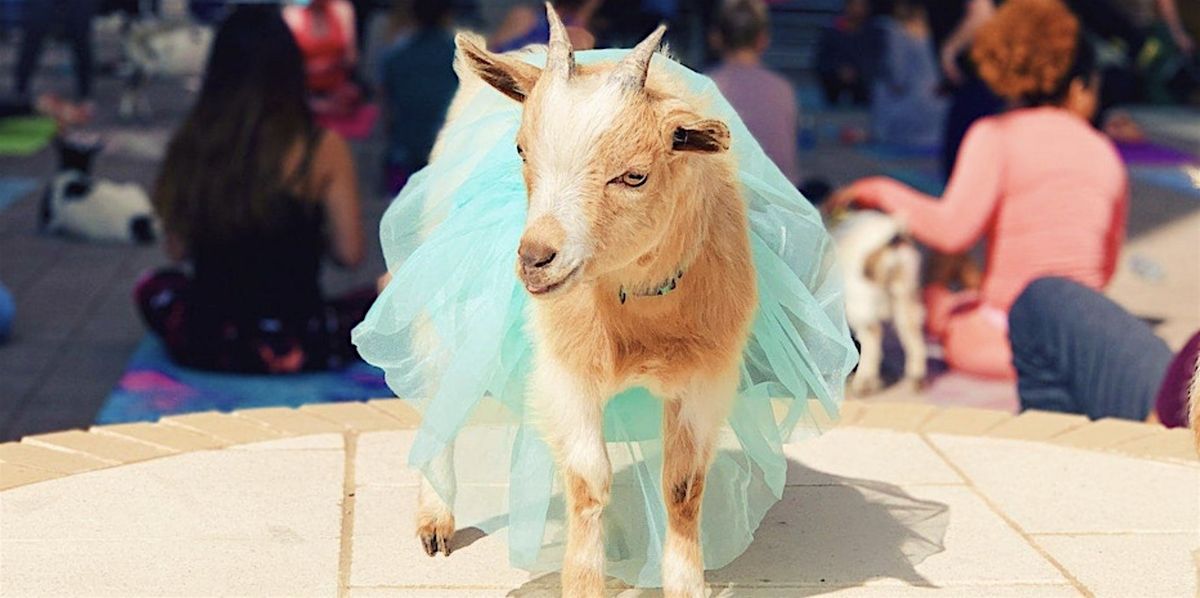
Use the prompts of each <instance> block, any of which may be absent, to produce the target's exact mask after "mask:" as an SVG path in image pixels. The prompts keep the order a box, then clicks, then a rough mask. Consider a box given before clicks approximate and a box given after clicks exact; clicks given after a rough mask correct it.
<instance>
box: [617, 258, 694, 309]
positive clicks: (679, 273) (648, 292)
mask: <svg viewBox="0 0 1200 598" xmlns="http://www.w3.org/2000/svg"><path fill="white" fill-rule="evenodd" d="M681 278H683V267H682V266H681V267H680V268H679V269H677V270H675V274H674V275H673V276H671V277H670V278H667V279H666V280H663V281H662V282H660V283H658V284H657V285H655V286H653V287H650V288H649V289H645V290H636V291H633V294H634V295H635V296H638V297H659V296H662V295H666V294H667V293H670V292H671V291H674V290H675V287H676V286H678V284H679V279H681ZM617 298H618V299H620V300H621V304H622V305H624V304H625V300H626V299H628V298H629V292H627V291H626V290H625V285H621V288H620V289H619V290H618V291H617Z"/></svg>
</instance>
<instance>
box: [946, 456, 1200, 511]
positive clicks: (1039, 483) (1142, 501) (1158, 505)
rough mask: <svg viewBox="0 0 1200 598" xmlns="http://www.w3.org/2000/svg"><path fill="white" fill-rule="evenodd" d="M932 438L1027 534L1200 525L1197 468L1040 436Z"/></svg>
mask: <svg viewBox="0 0 1200 598" xmlns="http://www.w3.org/2000/svg"><path fill="white" fill-rule="evenodd" d="M929 438H930V440H931V441H932V442H933V443H934V444H935V445H936V446H937V447H938V448H939V449H940V450H941V451H942V453H943V454H944V455H945V456H946V457H947V458H948V459H950V461H951V462H953V463H954V464H955V465H957V466H958V467H959V468H960V469H961V470H962V471H963V473H964V475H966V476H967V478H968V481H970V482H972V483H973V484H974V486H975V487H976V488H977V489H978V490H979V491H980V492H983V493H984V494H986V495H987V496H988V497H990V498H991V500H993V501H994V502H995V503H996V504H997V505H998V506H999V507H1000V508H1001V509H1003V510H1004V512H1005V513H1007V514H1008V516H1009V517H1011V518H1012V519H1013V520H1015V521H1016V523H1017V524H1018V525H1020V526H1021V527H1022V528H1023V529H1024V530H1026V531H1028V532H1031V533H1090V532H1095V533H1112V532H1185V531H1194V530H1196V529H1200V468H1196V467H1190V466H1187V465H1175V464H1170V463H1162V462H1157V461H1150V460H1147V459H1138V458H1133V457H1126V456H1122V455H1116V454H1110V453H1102V452H1096V451H1087V450H1080V449H1075V448H1070V447H1062V446H1054V445H1050V444H1045V443H1041V442H1026V441H1017V440H1007V441H1001V440H997V439H991V438H972V437H966V436H949V435H942V434H931V435H929ZM1163 497H1176V498H1175V499H1172V500H1164V498H1163Z"/></svg>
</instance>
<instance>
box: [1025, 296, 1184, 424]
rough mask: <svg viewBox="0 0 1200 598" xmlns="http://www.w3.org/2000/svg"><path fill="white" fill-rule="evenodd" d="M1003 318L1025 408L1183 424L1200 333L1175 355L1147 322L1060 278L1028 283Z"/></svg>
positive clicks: (1094, 417)
mask: <svg viewBox="0 0 1200 598" xmlns="http://www.w3.org/2000/svg"><path fill="white" fill-rule="evenodd" d="M1008 322H1009V325H1008V335H1009V339H1010V340H1011V342H1012V351H1013V365H1014V366H1015V367H1016V370H1017V392H1018V394H1019V395H1020V398H1021V409H1022V410H1024V409H1040V410H1043V411H1057V412H1062V413H1077V414H1081V415H1086V416H1088V417H1089V418H1091V419H1100V418H1104V417H1116V418H1121V419H1130V420H1135V421H1146V420H1149V421H1156V422H1159V423H1161V424H1163V425H1164V426H1166V427H1168V428H1182V427H1186V426H1187V409H1188V397H1187V394H1188V383H1189V381H1190V380H1191V379H1192V376H1194V375H1195V374H1196V359H1197V357H1198V356H1200V332H1197V333H1196V334H1194V335H1193V336H1192V338H1191V339H1190V340H1189V341H1188V342H1187V343H1185V344H1184V347H1183V349H1182V350H1181V351H1180V352H1179V353H1173V352H1172V351H1171V349H1170V348H1168V347H1167V344H1166V343H1164V342H1163V341H1162V339H1160V338H1158V337H1157V336H1155V335H1154V332H1153V331H1152V330H1151V329H1150V326H1148V325H1147V324H1146V323H1145V322H1143V321H1141V320H1139V319H1137V318H1136V317H1134V316H1133V315H1132V314H1130V313H1129V312H1127V311H1125V309H1124V308H1122V307H1121V306H1120V305H1117V304H1116V303H1114V302H1113V301H1112V300H1110V299H1108V298H1107V297H1105V296H1104V295H1101V294H1100V293H1097V292H1096V291H1095V290H1093V289H1090V288H1088V287H1085V286H1083V285H1081V284H1079V283H1077V282H1074V281H1072V280H1067V279H1064V278H1040V279H1038V280H1035V281H1033V282H1032V283H1030V284H1029V286H1028V287H1026V288H1025V290H1024V291H1022V292H1021V294H1020V295H1019V296H1018V297H1017V300H1016V302H1015V303H1013V306H1012V310H1011V311H1010V312H1009V314H1008Z"/></svg>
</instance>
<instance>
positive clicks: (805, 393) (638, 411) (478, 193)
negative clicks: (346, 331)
mask: <svg viewBox="0 0 1200 598" xmlns="http://www.w3.org/2000/svg"><path fill="white" fill-rule="evenodd" d="M624 54H625V51H624V50H595V51H587V52H577V53H576V60H577V61H578V62H580V63H595V62H605V61H612V62H615V61H617V60H619V59H620V58H621V57H622V56H623V55H624ZM523 58H524V59H525V60H528V61H529V62H531V63H534V64H538V65H539V66H540V63H544V61H545V56H544V54H540V53H536V52H533V53H529V54H525V55H523ZM651 68H653V69H662V70H665V71H667V72H668V73H669V74H670V76H674V77H678V78H680V79H681V80H683V81H684V82H686V84H687V86H688V88H689V90H690V91H691V92H692V93H694V94H695V98H698V99H699V100H700V101H702V102H703V103H704V104H705V105H704V106H699V107H700V108H702V110H703V111H704V112H705V113H707V114H708V115H710V116H712V117H716V118H720V119H721V120H723V121H724V122H725V123H726V124H727V125H728V126H729V128H730V130H731V132H732V135H733V141H732V149H731V151H733V152H734V154H735V158H736V160H737V165H738V176H739V179H740V182H741V184H742V191H743V193H744V195H745V199H746V202H747V205H748V214H749V219H750V230H751V235H750V240H751V245H752V250H753V255H754V262H755V267H756V270H757V281H758V293H759V300H760V301H759V305H758V311H757V314H756V317H755V320H754V324H753V329H752V336H751V338H750V340H749V343H748V345H747V348H746V351H745V360H744V365H743V368H742V377H741V387H740V392H739V396H738V398H737V399H736V401H735V405H734V409H733V412H732V413H731V415H730V416H729V419H728V427H727V428H726V429H725V430H724V431H723V433H722V436H721V439H720V446H719V450H718V452H717V455H716V457H715V459H714V462H713V465H712V469H711V471H710V473H709V477H708V483H707V484H706V486H707V487H706V493H705V495H704V505H703V509H702V522H701V536H702V543H703V551H704V561H705V568H707V569H715V568H719V567H721V566H724V565H726V564H728V563H729V562H730V561H732V560H733V559H734V558H736V557H737V556H738V555H740V554H741V553H742V552H743V551H744V550H745V549H746V547H747V546H748V545H749V544H750V541H751V540H752V539H753V535H754V531H755V530H756V529H757V528H758V525H759V523H760V521H761V520H762V517H763V515H764V514H765V513H766V511H767V509H769V508H770V507H771V506H772V505H773V504H774V503H775V502H776V501H778V500H779V498H780V497H781V496H782V493H783V488H784V484H785V478H786V475H787V459H786V458H785V457H784V454H783V450H782V445H783V443H784V442H787V441H788V440H790V439H794V438H796V437H802V436H804V435H808V434H814V433H817V432H819V431H820V427H821V426H820V424H819V423H818V422H822V421H829V420H832V419H836V417H837V413H838V409H839V405H840V403H841V400H842V391H843V386H844V383H845V378H846V376H847V375H848V373H849V372H850V370H851V368H852V367H853V366H854V363H855V362H856V360H857V353H856V351H855V348H854V345H853V343H852V342H851V340H850V335H849V333H848V331H847V328H846V323H845V316H844V309H843V301H842V290H841V282H840V280H839V279H838V275H837V272H836V268H834V265H833V263H832V259H833V256H832V244H831V241H830V239H829V236H828V235H827V234H826V231H825V229H824V227H823V225H822V223H821V219H820V217H819V215H818V214H817V212H816V210H815V209H813V207H812V206H811V205H810V204H809V203H808V202H807V201H806V200H805V199H804V197H803V196H801V195H800V193H799V192H798V191H797V190H796V188H795V187H793V186H792V185H791V184H790V183H789V182H788V181H787V179H786V178H785V177H784V176H783V174H782V173H781V172H780V171H779V169H778V168H777V167H776V166H775V165H774V164H773V163H771V161H770V159H769V158H767V156H766V155H765V154H764V153H763V151H762V149H761V148H760V147H759V145H758V144H757V143H756V142H755V141H754V139H753V137H751V135H750V133H749V131H748V130H747V129H746V126H745V125H744V124H743V123H742V121H741V120H740V119H739V118H738V116H737V114H736V113H735V112H734V110H733V108H732V107H731V106H730V105H729V103H728V102H726V101H725V99H724V98H723V97H721V95H720V93H719V92H718V91H717V88H716V86H715V85H714V84H713V83H712V81H711V80H710V79H708V78H707V77H704V76H703V75H699V74H697V73H695V72H692V71H690V70H688V69H687V68H686V67H683V66H682V65H679V64H678V63H676V62H674V61H671V60H668V59H666V58H664V57H663V56H655V58H654V62H653V64H652V67H651ZM457 114H459V115H460V116H458V117H457V118H455V119H454V120H453V121H451V122H450V123H448V124H447V126H446V128H445V130H444V131H443V132H442V137H441V138H440V141H439V150H438V153H437V156H436V157H435V159H434V160H433V161H432V162H431V163H430V165H429V166H428V167H427V168H425V169H424V170H422V171H420V172H419V173H417V174H416V175H414V176H413V177H412V179H411V180H410V181H409V183H408V185H407V186H406V187H405V188H404V190H403V191H402V192H401V193H400V195H399V196H398V197H397V198H396V200H395V201H394V202H393V203H392V205H391V206H390V207H389V209H388V211H387V213H386V215H385V216H384V218H383V222H382V225H381V227H380V235H381V238H382V244H383V249H384V254H385V257H386V259H387V264H388V270H389V271H390V272H391V273H392V277H393V278H392V282H391V283H390V284H389V285H388V286H387V288H386V289H385V290H384V292H383V293H382V295H381V296H380V297H379V299H378V300H377V301H376V303H375V305H374V307H372V308H371V310H370V313H368V314H367V317H366V319H365V320H364V321H363V322H362V324H360V325H359V326H358V327H357V328H356V329H355V330H354V333H353V340H354V343H355V344H356V345H357V346H358V349H359V351H360V352H361V354H362V356H363V357H364V358H365V359H366V360H367V361H369V362H370V363H373V364H375V365H376V366H379V367H380V368H382V369H383V370H384V371H385V372H386V374H387V381H388V384H389V386H390V387H391V388H392V390H393V391H395V393H396V395H397V396H399V397H403V398H405V399H408V400H411V401H413V403H414V404H415V405H416V406H417V407H418V408H419V410H420V411H421V412H422V414H423V421H422V424H421V427H420V429H419V431H418V432H417V435H416V438H415V440H414V442H413V445H412V448H411V452H410V455H409V463H410V465H412V466H414V467H418V468H421V469H422V471H423V472H424V473H425V475H426V477H427V478H428V479H429V480H430V481H431V482H432V484H433V486H434V487H435V488H437V489H439V491H442V492H443V493H444V495H446V494H445V492H446V491H447V490H448V489H449V488H452V487H454V486H453V484H454V481H453V480H450V479H448V478H447V474H446V472H444V471H438V470H437V468H435V467H430V464H431V462H433V461H434V458H435V457H436V456H438V455H439V454H440V453H442V451H445V450H447V448H448V447H449V446H451V443H452V441H453V440H454V438H455V437H456V435H457V434H458V433H459V432H460V431H461V430H462V429H463V427H464V426H465V425H466V423H467V421H468V419H469V418H470V417H471V416H472V412H473V411H475V410H477V408H478V407H479V406H480V405H481V404H485V403H487V404H491V406H492V407H496V405H494V404H492V402H493V401H494V402H496V403H498V404H499V406H498V408H488V409H486V411H488V413H489V414H490V415H489V417H487V418H485V419H489V420H490V421H491V422H492V424H493V425H490V426H488V427H487V428H486V430H485V431H481V432H479V433H475V432H472V435H471V437H470V438H471V440H470V441H469V442H468V441H463V442H459V443H458V445H459V446H457V447H456V451H457V456H456V459H455V463H456V468H457V470H458V472H457V473H458V480H459V481H458V486H459V491H458V494H459V499H460V500H459V503H460V504H459V505H452V506H455V514H456V518H457V520H458V521H457V523H458V527H459V528H460V529H461V528H464V527H468V526H476V527H480V528H482V529H483V531H485V532H488V533H492V532H497V531H500V530H502V529H505V528H507V529H506V532H507V540H508V545H509V556H510V560H511V562H512V564H513V565H514V566H518V567H522V568H525V569H529V570H532V571H549V570H554V569H557V568H558V567H559V564H560V560H561V556H562V549H563V547H564V544H565V537H564V535H565V523H564V521H563V511H564V510H563V499H562V495H561V492H560V491H559V488H558V481H557V479H556V477H557V476H556V472H555V467H554V462H553V459H552V458H551V455H550V452H549V449H548V447H547V446H546V445H545V444H544V443H543V442H542V441H541V439H540V438H539V436H538V433H537V431H536V429H535V428H534V427H533V425H532V424H531V423H530V422H529V421H528V417H527V415H528V414H527V413H526V410H525V392H524V389H525V379H526V376H527V374H528V372H529V371H530V360H531V356H532V349H531V347H530V340H529V338H528V336H527V335H526V332H525V328H524V326H525V318H526V307H527V304H528V302H529V298H528V295H527V294H526V292H525V291H524V289H523V288H522V286H521V284H520V283H519V281H518V280H517V277H516V275H515V274H514V271H513V268H514V266H513V264H514V259H515V255H516V247H517V244H518V241H519V239H520V236H521V233H522V231H523V228H524V223H525V205H526V201H525V188H524V182H523V180H522V176H521V161H520V158H519V157H518V156H517V153H516V151H515V149H514V146H515V135H516V130H517V126H518V124H519V120H520V117H521V110H520V106H519V105H518V104H517V103H515V102H513V101H512V100H510V99H508V98H506V97H504V96H502V95H501V94H500V93H498V92H495V91H493V90H491V89H490V88H486V89H483V90H481V91H480V92H479V93H477V94H475V95H474V96H473V97H470V98H469V99H467V100H466V103H465V104H463V105H462V106H461V110H460V111H457ZM485 397H486V398H485ZM814 410H815V411H814ZM604 417H605V419H604V432H605V437H606V439H607V440H608V451H609V455H610V459H611V461H612V462H613V468H614V482H613V494H612V500H611V502H610V504H609V506H608V507H607V508H606V509H605V512H604V522H605V542H606V552H607V559H608V562H607V563H606V572H607V573H608V574H610V575H614V576H616V577H619V578H621V579H622V580H624V581H626V582H628V583H632V584H635V585H639V586H658V585H660V580H659V564H660V563H659V562H660V560H661V554H662V543H663V538H664V536H665V528H666V514H665V510H664V507H663V500H662V496H661V493H660V482H659V480H660V469H661V463H662V459H661V452H662V443H661V440H660V429H661V423H660V422H661V417H662V405H661V403H660V401H659V400H658V399H656V398H655V397H653V396H651V395H650V394H649V393H648V392H647V391H645V390H644V389H631V390H629V391H626V392H624V393H622V394H621V395H618V396H617V397H615V398H613V400H611V401H610V402H609V403H608V405H607V406H606V408H605V414H604ZM495 469H500V470H501V471H502V472H503V471H504V470H506V471H507V475H498V473H497V472H496V471H495ZM464 480H468V481H467V482H466V483H464ZM470 480H477V481H479V480H482V481H483V482H484V483H482V484H480V485H478V486H471V487H467V486H468V485H469V484H470V483H471V482H470ZM502 482H507V485H508V492H507V496H494V497H490V498H489V500H488V505H489V506H488V507H487V508H467V509H466V510H467V511H470V512H463V510H464V509H463V508H462V503H463V500H462V498H463V495H464V494H466V493H470V492H479V493H496V492H498V490H497V489H498V488H500V487H501V486H500V485H499V484H498V483H502Z"/></svg>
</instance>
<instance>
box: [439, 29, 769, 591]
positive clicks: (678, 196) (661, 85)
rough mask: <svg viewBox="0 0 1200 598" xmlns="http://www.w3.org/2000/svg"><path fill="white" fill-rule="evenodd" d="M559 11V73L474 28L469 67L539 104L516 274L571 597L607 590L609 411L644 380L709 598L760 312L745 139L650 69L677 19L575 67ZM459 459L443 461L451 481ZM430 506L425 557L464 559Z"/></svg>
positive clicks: (465, 58) (678, 545)
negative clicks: (720, 477) (712, 487)
mask: <svg viewBox="0 0 1200 598" xmlns="http://www.w3.org/2000/svg"><path fill="white" fill-rule="evenodd" d="M547 12H548V18H549V22H550V32H551V35H550V42H549V45H548V46H547V57H546V65H545V68H544V69H542V68H538V67H536V66H533V65H530V64H528V63H526V62H524V61H522V60H520V59H519V58H516V57H513V56H509V55H502V54H494V53H491V52H489V51H487V50H486V49H485V47H484V45H483V41H482V40H481V39H480V38H478V37H477V36H474V35H471V34H466V33H460V34H459V35H458V36H457V39H456V44H457V46H458V57H457V60H458V61H459V63H460V67H464V70H470V71H471V72H473V73H474V74H475V75H477V76H478V78H479V79H481V80H482V81H483V82H484V83H486V84H488V85H490V86H491V87H493V88H495V89H496V90H498V91H500V92H501V93H503V94H504V95H506V96H508V97H509V98H512V99H513V100H514V101H517V102H520V103H521V104H522V105H523V115H522V119H521V123H520V127H519V129H518V132H517V148H516V149H517V152H518V153H519V154H520V155H521V157H522V159H523V161H524V164H523V175H524V178H525V183H526V189H527V191H528V198H527V199H528V209H527V215H526V224H525V230H524V232H523V235H522V236H521V239H520V243H519V247H518V250H517V259H516V274H517V276H518V277H519V278H520V280H521V282H522V284H523V285H524V287H525V290H526V291H527V292H528V293H529V295H531V297H532V299H533V301H532V302H531V311H530V314H529V329H530V334H531V338H532V343H533V347H534V366H533V371H532V373H531V375H530V379H529V381H528V389H527V392H528V393H530V401H529V402H530V405H531V406H532V408H533V409H534V411H535V413H536V414H537V415H538V418H539V420H540V422H541V425H540V426H539V427H540V432H541V434H542V436H543V438H544V439H545V440H546V443H547V444H548V445H549V446H550V448H551V451H552V452H553V454H554V458H555V460H556V463H557V466H558V470H559V471H560V472H561V475H562V477H563V482H564V483H563V487H564V493H565V495H566V496H565V497H566V503H567V520H568V525H567V546H566V553H565V556H564V558H563V567H562V586H563V593H564V595H567V596H600V595H602V594H603V590H604V570H603V568H604V548H603V538H602V524H601V515H602V512H603V511H604V508H605V505H606V504H607V503H608V500H609V495H610V486H611V483H612V467H611V464H610V461H609V457H608V454H607V451H606V446H605V440H604V437H603V431H602V421H601V420H602V413H603V409H604V406H605V403H606V402H607V401H608V400H609V399H610V398H611V397H613V396H614V395H616V394H617V393H619V392H620V391H622V390H624V389H626V388H629V387H634V386H640V387H645V388H647V389H648V390H650V391H651V392H652V393H653V394H654V395H655V396H657V397H660V398H661V399H662V401H663V410H664V417H663V430H662V434H663V453H664V456H663V471H662V490H663V496H664V500H665V503H666V504H665V508H666V512H667V516H668V530H667V535H666V539H665V545H664V547H663V558H662V563H663V565H662V568H663V570H662V580H663V588H664V592H665V594H666V595H667V596H698V595H701V594H702V593H703V591H704V565H703V562H704V561H703V558H702V554H701V546H700V508H701V503H702V497H703V493H704V486H705V477H706V474H707V472H708V466H709V463H710V461H711V459H712V457H713V453H714V450H715V449H714V447H715V442H716V436H717V433H718V431H719V429H720V428H721V426H722V424H723V422H724V421H725V419H726V416H727V414H728V411H729V409H730V408H731V405H732V402H733V399H734V397H735V395H736V392H737V388H738V383H739V375H740V365H741V362H742V352H743V350H744V347H745V345H746V342H747V338H748V336H749V332H750V325H751V321H752V317H753V314H754V311H755V306H756V305H757V292H756V287H755V272H754V265H753V263H752V260H751V252H750V244H749V234H748V227H749V224H748V221H747V215H746V206H745V200H744V198H743V197H742V195H741V191H740V188H739V185H738V183H737V178H736V170H735V165H734V163H733V160H732V158H731V157H730V154H729V153H728V152H727V150H728V149H729V146H730V139H731V135H730V132H729V129H728V127H727V126H726V125H725V123H723V122H721V121H719V120H714V119H711V118H706V117H705V116H704V115H703V113H702V112H701V110H700V108H698V106H699V99H698V98H695V97H692V96H691V95H690V94H689V93H687V92H685V91H684V86H683V84H682V82H680V81H675V80H674V79H673V78H672V77H670V76H669V75H667V74H666V73H665V72H663V71H660V70H658V69H656V68H655V67H654V66H653V65H652V64H651V62H652V58H653V56H654V54H655V53H656V51H657V49H658V46H659V44H660V42H661V40H662V36H663V33H664V31H665V28H664V27H661V26H660V27H659V28H658V29H656V30H655V31H654V32H653V33H652V34H650V36H649V37H647V38H646V39H645V40H644V41H642V42H641V43H640V44H638V45H637V46H636V47H635V48H634V49H633V50H631V51H630V52H629V53H628V55H627V56H626V57H624V58H623V59H622V60H621V61H619V62H617V63H615V64H611V63H610V64H599V65H588V66H584V65H576V64H575V62H574V54H573V49H572V47H571V44H570V41H569V40H568V38H567V35H566V31H565V28H564V27H563V24H562V22H561V20H560V19H559V17H558V15H557V14H555V12H554V10H553V9H552V8H550V7H549V6H547ZM469 92H470V91H469V89H468V90H466V91H460V94H462V93H469ZM458 105H461V103H460V102H459V101H457V100H456V102H455V103H454V104H452V107H451V117H453V115H454V114H455V113H456V108H455V106H458ZM435 152H436V148H435ZM447 453H448V454H449V453H450V451H447ZM450 460H452V456H443V457H440V458H439V459H438V463H436V464H435V465H434V467H435V469H442V470H443V471H444V472H445V473H448V475H450V476H451V478H452V476H453V473H452V471H450V470H449V468H450ZM418 510H419V517H418V535H419V537H420V539H421V541H422V543H423V544H424V546H425V548H426V551H427V552H429V553H430V554H431V555H432V554H434V553H436V552H439V551H442V552H445V551H447V549H448V548H449V546H448V544H447V540H448V538H449V537H450V535H451V534H452V533H453V531H454V523H453V516H452V515H451V513H450V509H449V507H448V506H447V504H446V502H445V500H443V497H439V496H438V495H437V493H436V492H433V491H432V489H431V488H429V487H428V484H427V483H426V484H424V485H423V486H422V490H421V493H420V505H419V509H418Z"/></svg>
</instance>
